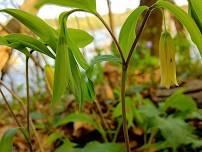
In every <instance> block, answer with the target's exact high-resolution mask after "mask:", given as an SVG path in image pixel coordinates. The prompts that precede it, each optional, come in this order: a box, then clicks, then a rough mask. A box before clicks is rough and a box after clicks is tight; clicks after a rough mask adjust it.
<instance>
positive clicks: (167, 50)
mask: <svg viewBox="0 0 202 152" xmlns="http://www.w3.org/2000/svg"><path fill="white" fill-rule="evenodd" d="M159 49H160V51H159V58H160V71H161V85H162V86H164V87H166V88H167V89H168V88H170V86H171V85H173V84H175V85H177V86H178V83H177V80H176V64H175V52H176V50H175V45H174V42H173V39H172V37H171V35H170V34H169V33H168V32H164V33H162V35H161V38H160V42H159Z"/></svg>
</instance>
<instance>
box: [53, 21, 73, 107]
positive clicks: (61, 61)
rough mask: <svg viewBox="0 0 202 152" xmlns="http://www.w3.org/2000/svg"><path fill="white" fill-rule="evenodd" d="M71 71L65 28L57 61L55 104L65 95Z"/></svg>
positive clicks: (61, 31) (54, 88)
mask: <svg viewBox="0 0 202 152" xmlns="http://www.w3.org/2000/svg"><path fill="white" fill-rule="evenodd" d="M61 27H62V25H61ZM69 70H70V63H69V56H68V46H67V40H66V36H65V31H64V28H61V29H60V35H59V40H58V47H57V51H56V60H55V72H54V85H53V103H56V102H57V101H60V98H61V96H62V95H63V94H64V93H65V90H66V87H67V85H68V82H69V79H70V75H71V72H70V71H69Z"/></svg>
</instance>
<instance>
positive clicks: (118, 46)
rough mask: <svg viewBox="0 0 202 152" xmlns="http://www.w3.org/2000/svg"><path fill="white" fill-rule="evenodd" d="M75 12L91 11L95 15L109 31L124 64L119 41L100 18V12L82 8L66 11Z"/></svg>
mask: <svg viewBox="0 0 202 152" xmlns="http://www.w3.org/2000/svg"><path fill="white" fill-rule="evenodd" d="M75 12H87V13H91V14H93V15H95V16H96V17H97V18H98V19H99V20H100V21H101V22H102V24H103V25H104V26H105V28H106V29H107V31H108V32H109V34H110V35H111V37H112V39H113V41H114V43H115V45H116V47H117V49H118V51H119V54H120V56H121V60H122V63H123V64H125V63H126V61H125V59H124V56H123V50H122V48H121V46H120V45H119V42H118V40H117V39H116V36H115V35H114V34H113V32H112V30H111V29H110V27H109V26H108V25H107V23H106V22H105V20H104V19H103V18H102V16H101V15H100V14H98V13H97V12H88V11H86V10H83V9H74V10H71V11H69V12H67V13H68V15H70V14H72V13H75Z"/></svg>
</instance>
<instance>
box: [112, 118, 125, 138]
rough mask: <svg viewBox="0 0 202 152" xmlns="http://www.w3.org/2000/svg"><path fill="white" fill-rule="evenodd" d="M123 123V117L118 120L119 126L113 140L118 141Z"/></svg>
mask: <svg viewBox="0 0 202 152" xmlns="http://www.w3.org/2000/svg"><path fill="white" fill-rule="evenodd" d="M122 124H123V122H122V119H121V120H118V126H117V129H116V132H115V134H114V138H113V140H112V142H116V140H117V137H118V134H119V132H120V129H121V126H122Z"/></svg>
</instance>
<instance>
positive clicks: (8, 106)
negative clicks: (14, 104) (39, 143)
mask: <svg viewBox="0 0 202 152" xmlns="http://www.w3.org/2000/svg"><path fill="white" fill-rule="evenodd" d="M0 93H1V95H2V97H3V100H4V101H5V104H6V106H7V108H8V111H9V113H10V114H11V116H12V117H13V119H14V120H15V122H16V124H17V126H18V127H19V130H20V131H21V133H22V134H23V136H24V137H25V140H26V141H27V143H28V145H29V150H30V152H33V149H32V144H31V141H30V138H29V137H27V135H26V133H25V131H24V130H23V128H24V127H23V126H22V125H21V123H20V122H19V121H18V119H17V117H16V116H15V113H14V112H13V110H12V108H11V106H10V105H9V103H8V101H7V99H6V97H5V95H4V93H3V91H2V90H1V89H0Z"/></svg>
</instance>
